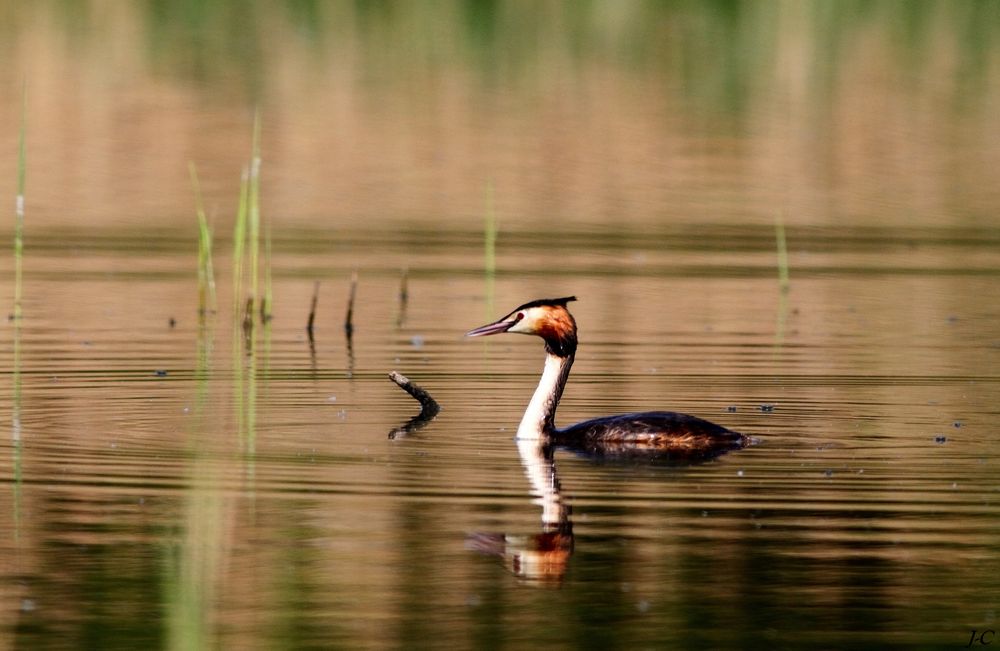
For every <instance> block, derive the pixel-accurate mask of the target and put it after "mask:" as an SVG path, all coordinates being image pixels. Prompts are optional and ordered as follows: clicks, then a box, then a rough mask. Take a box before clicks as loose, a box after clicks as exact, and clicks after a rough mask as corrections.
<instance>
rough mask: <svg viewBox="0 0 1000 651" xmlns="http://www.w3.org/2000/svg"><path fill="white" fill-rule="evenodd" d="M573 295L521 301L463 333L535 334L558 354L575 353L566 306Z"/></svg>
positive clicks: (573, 329) (572, 327)
mask: <svg viewBox="0 0 1000 651" xmlns="http://www.w3.org/2000/svg"><path fill="white" fill-rule="evenodd" d="M575 300H576V297H575V296H566V297H565V298H543V299H539V300H537V301H531V302H530V303H525V304H524V305H521V306H520V307H518V308H517V309H515V310H513V311H511V312H510V313H509V314H507V315H506V316H504V317H502V318H501V319H498V320H496V321H494V322H493V323H488V324H486V325H484V326H480V327H478V328H476V329H475V330H470V331H469V332H466V333H465V336H466V337H484V336H486V335H498V334H500V333H502V332H514V333H518V334H525V335H535V336H538V337H541V338H542V339H544V340H545V350H546V351H547V352H548V353H550V354H552V355H557V356H559V357H568V356H570V355H572V354H573V353H575V352H576V321H575V320H574V319H573V315H572V314H570V313H569V310H567V309H566V304H567V303H569V302H570V301H575Z"/></svg>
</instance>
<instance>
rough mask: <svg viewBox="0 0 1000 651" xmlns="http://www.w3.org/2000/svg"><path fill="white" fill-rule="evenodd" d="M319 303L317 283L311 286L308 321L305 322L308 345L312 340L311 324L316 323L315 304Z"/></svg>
mask: <svg viewBox="0 0 1000 651" xmlns="http://www.w3.org/2000/svg"><path fill="white" fill-rule="evenodd" d="M318 302H319V281H318V280H317V281H316V283H315V284H314V285H313V295H312V303H311V304H310V306H309V320H308V321H307V322H306V333H307V334H308V335H309V341H310V343H311V342H312V341H314V340H313V324H314V323H315V322H316V304H317V303H318Z"/></svg>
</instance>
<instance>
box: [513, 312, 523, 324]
mask: <svg viewBox="0 0 1000 651" xmlns="http://www.w3.org/2000/svg"><path fill="white" fill-rule="evenodd" d="M523 318H524V312H518V313H517V316H515V317H514V322H515V323H516V322H517V321H520V320H521V319H523Z"/></svg>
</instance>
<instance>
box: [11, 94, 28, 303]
mask: <svg viewBox="0 0 1000 651" xmlns="http://www.w3.org/2000/svg"><path fill="white" fill-rule="evenodd" d="M27 114H28V86H27V83H25V85H24V88H23V89H22V93H21V127H20V129H19V130H18V136H17V198H16V200H15V205H14V320H15V321H20V319H21V298H22V293H21V291H22V290H21V287H22V271H21V269H22V259H23V256H24V189H25V180H26V178H27V167H28V166H27V158H28V156H27V145H26V144H25V134H26V133H27V119H28V118H27Z"/></svg>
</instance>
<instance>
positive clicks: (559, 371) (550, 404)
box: [517, 354, 573, 439]
mask: <svg viewBox="0 0 1000 651" xmlns="http://www.w3.org/2000/svg"><path fill="white" fill-rule="evenodd" d="M572 365H573V356H572V355H570V356H569V357H559V356H558V355H552V354H547V355H546V356H545V369H544V370H543V371H542V379H541V380H539V381H538V387H537V388H536V389H535V394H534V395H533V396H531V402H529V403H528V408H527V409H526V410H525V412H524V416H523V417H522V418H521V424H520V425H518V427H517V438H519V439H540V438H543V437H544V436H547V435H548V433H549V432H551V431H552V430H553V429H555V426H556V425H555V421H556V407H557V406H558V405H559V398H560V397H561V396H562V391H563V387H564V386H565V385H566V378H567V377H569V369H570V367H571V366H572Z"/></svg>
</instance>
